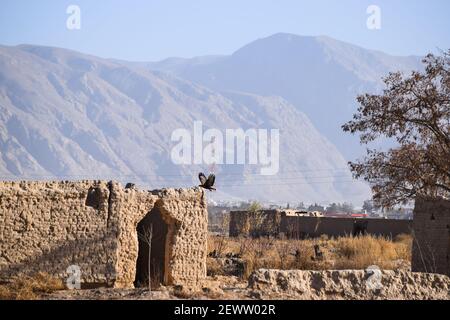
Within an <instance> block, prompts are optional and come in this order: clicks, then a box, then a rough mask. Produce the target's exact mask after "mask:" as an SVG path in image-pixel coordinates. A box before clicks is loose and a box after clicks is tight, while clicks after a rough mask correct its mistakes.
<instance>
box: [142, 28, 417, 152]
mask: <svg viewBox="0 0 450 320" xmlns="http://www.w3.org/2000/svg"><path fill="white" fill-rule="evenodd" d="M420 60H421V58H420V57H416V56H409V57H397V56H391V55H388V54H385V53H383V52H379V51H374V50H368V49H364V48H361V47H358V46H355V45H352V44H349V43H346V42H342V41H338V40H335V39H332V38H329V37H325V36H319V37H307V36H298V35H294V34H287V33H278V34H274V35H272V36H269V37H267V38H263V39H258V40H256V41H253V42H251V43H249V44H248V45H246V46H244V47H242V48H240V49H238V50H237V51H236V52H234V53H233V54H232V55H229V56H207V57H196V58H193V59H180V58H171V59H166V60H164V61H161V62H154V63H141V64H134V66H139V67H144V68H148V69H152V70H163V71H167V72H171V73H173V74H176V75H178V76H180V77H182V78H184V79H188V80H190V81H193V82H196V83H199V84H202V85H204V86H206V87H209V88H211V89H213V90H218V91H222V90H237V91H244V92H251V93H254V94H259V95H264V96H266V95H277V96H281V97H283V98H284V99H286V100H287V101H289V102H290V103H291V104H293V105H294V106H295V107H296V108H297V109H298V110H300V111H302V112H304V113H305V114H306V115H307V116H308V117H309V118H310V119H311V120H312V122H313V124H314V125H315V126H316V128H317V129H318V130H319V132H321V133H322V134H324V135H325V137H326V138H328V139H329V140H330V141H331V142H332V143H333V144H335V145H336V146H337V147H338V149H339V151H340V152H341V153H343V154H344V156H345V157H346V158H347V159H348V160H352V159H354V158H355V157H358V156H360V155H361V154H362V153H363V151H364V149H363V148H361V147H360V146H359V142H358V139H357V138H356V137H352V136H350V135H346V134H343V132H342V130H341V125H342V124H343V123H345V122H347V121H348V120H349V119H351V117H352V114H353V113H354V112H355V110H356V107H357V106H356V101H355V99H356V96H357V95H358V94H361V93H365V92H377V91H379V90H381V89H382V88H383V83H382V80H381V79H382V78H383V77H384V76H386V75H387V74H388V73H389V72H391V71H402V72H405V73H408V72H410V71H411V70H415V69H421V68H422V65H421V63H420Z"/></svg>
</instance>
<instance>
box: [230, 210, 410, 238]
mask: <svg viewBox="0 0 450 320" xmlns="http://www.w3.org/2000/svg"><path fill="white" fill-rule="evenodd" d="M260 215H262V216H263V217H266V218H263V219H262V220H263V221H264V223H263V224H261V226H262V230H261V232H260V234H261V235H273V236H279V235H280V234H283V235H285V236H287V237H289V238H305V237H320V236H321V235H327V236H330V237H343V236H349V235H357V234H372V235H376V236H384V237H391V238H393V237H395V236H397V235H399V234H403V233H405V234H410V233H411V230H412V222H411V221H410V220H393V219H369V218H333V217H305V216H292V215H287V214H285V212H283V211H280V210H263V211H261V213H260ZM260 219H261V218H260ZM258 225H259V224H258V222H257V223H255V222H254V217H253V216H252V214H250V213H249V212H247V211H231V212H230V231H229V232H230V236H232V237H238V236H250V235H251V234H250V233H249V232H248V226H254V227H255V226H256V227H258ZM267 230H271V232H268V231H267ZM255 233H256V234H258V232H255Z"/></svg>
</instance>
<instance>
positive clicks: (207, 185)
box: [198, 172, 216, 191]
mask: <svg viewBox="0 0 450 320" xmlns="http://www.w3.org/2000/svg"><path fill="white" fill-rule="evenodd" d="M198 178H199V180H200V183H201V184H200V185H199V187H202V188H204V189H207V190H209V191H213V190H216V188H214V182H215V181H216V176H215V175H214V174H212V173H211V174H210V175H209V176H208V178H206V176H205V175H204V174H203V172H200V173H199V174H198Z"/></svg>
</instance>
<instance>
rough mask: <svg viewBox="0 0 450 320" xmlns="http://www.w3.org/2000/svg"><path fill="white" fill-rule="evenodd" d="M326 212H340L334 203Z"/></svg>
mask: <svg viewBox="0 0 450 320" xmlns="http://www.w3.org/2000/svg"><path fill="white" fill-rule="evenodd" d="M326 212H328V213H336V212H339V205H338V204H336V203H334V202H333V203H332V204H330V205H329V206H328V207H327V209H326Z"/></svg>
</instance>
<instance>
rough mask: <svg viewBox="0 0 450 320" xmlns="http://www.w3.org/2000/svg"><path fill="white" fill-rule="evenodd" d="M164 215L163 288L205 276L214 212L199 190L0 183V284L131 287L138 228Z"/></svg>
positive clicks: (114, 184)
mask: <svg viewBox="0 0 450 320" xmlns="http://www.w3.org/2000/svg"><path fill="white" fill-rule="evenodd" d="M154 208H158V210H159V212H160V213H161V215H162V217H163V219H164V221H165V222H166V223H167V225H168V234H167V236H166V244H165V246H166V250H165V261H164V265H165V272H164V282H165V283H166V284H180V285H188V286H194V285H195V284H197V283H198V282H199V281H200V280H202V279H203V278H204V277H205V276H206V255H207V244H206V241H207V210H206V202H205V197H204V193H203V191H202V190H200V189H198V188H193V189H178V190H175V189H164V190H160V191H139V190H136V189H134V188H128V189H124V188H123V187H122V186H121V185H120V184H119V183H117V182H106V181H79V182H68V181H66V182H0V222H1V223H0V281H7V280H8V279H10V278H11V277H13V276H17V275H20V274H32V273H34V272H37V271H45V272H47V273H49V274H52V275H55V276H58V277H61V278H66V277H67V275H68V274H67V273H66V269H67V268H68V267H69V266H70V265H77V266H79V267H80V270H81V281H82V284H83V285H84V286H86V287H87V286H97V285H107V286H113V287H132V286H133V282H134V280H135V276H136V260H137V257H138V238H137V231H136V226H137V224H138V223H139V222H140V221H141V220H142V219H143V218H144V217H145V216H146V215H147V214H149V212H150V211H152V209H154Z"/></svg>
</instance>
